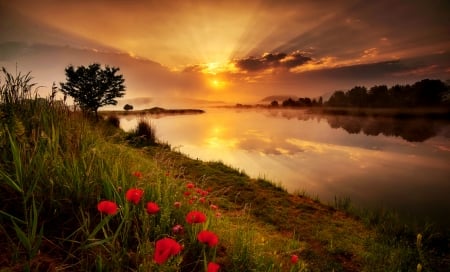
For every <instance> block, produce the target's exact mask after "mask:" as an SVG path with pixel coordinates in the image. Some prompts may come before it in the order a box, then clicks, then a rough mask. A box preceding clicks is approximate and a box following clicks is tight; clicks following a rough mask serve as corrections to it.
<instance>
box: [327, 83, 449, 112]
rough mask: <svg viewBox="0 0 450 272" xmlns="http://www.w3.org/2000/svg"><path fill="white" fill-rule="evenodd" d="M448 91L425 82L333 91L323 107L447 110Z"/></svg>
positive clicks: (446, 86)
mask: <svg viewBox="0 0 450 272" xmlns="http://www.w3.org/2000/svg"><path fill="white" fill-rule="evenodd" d="M449 91H450V88H449V86H448V85H446V84H445V83H444V82H442V81H440V80H431V79H424V80H421V81H418V82H416V83H414V84H413V85H395V86H392V87H390V88H388V87H387V86H386V85H380V86H373V87H372V88H370V89H367V88H366V87H364V86H362V87H361V86H356V87H353V88H352V89H350V90H348V91H336V92H334V93H333V95H332V96H331V97H330V99H329V100H328V101H327V102H326V103H325V105H326V106H331V107H360V108H362V107H368V108H394V107H437V106H450V97H449Z"/></svg>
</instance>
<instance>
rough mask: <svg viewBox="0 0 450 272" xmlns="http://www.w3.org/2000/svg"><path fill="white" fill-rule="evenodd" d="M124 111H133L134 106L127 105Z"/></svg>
mask: <svg viewBox="0 0 450 272" xmlns="http://www.w3.org/2000/svg"><path fill="white" fill-rule="evenodd" d="M123 109H124V110H126V111H129V110H133V105H130V104H125V106H123Z"/></svg>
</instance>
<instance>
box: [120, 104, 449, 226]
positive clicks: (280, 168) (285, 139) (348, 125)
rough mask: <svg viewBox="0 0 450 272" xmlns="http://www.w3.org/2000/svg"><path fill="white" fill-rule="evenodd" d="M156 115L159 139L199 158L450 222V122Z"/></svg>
mask: <svg viewBox="0 0 450 272" xmlns="http://www.w3.org/2000/svg"><path fill="white" fill-rule="evenodd" d="M149 118H150V121H151V122H152V124H154V126H155V127H156V134H157V137H158V139H160V140H161V141H163V142H168V143H169V144H170V145H171V146H172V147H174V148H176V149H178V150H180V151H181V152H183V153H185V154H187V155H189V156H190V157H192V158H199V159H201V160H206V161H209V160H213V161H218V160H220V161H223V162H224V163H225V164H227V165H231V166H233V167H235V168H239V169H243V170H244V171H245V172H246V173H247V174H249V175H250V176H252V177H265V178H267V179H270V180H272V181H274V182H279V183H281V184H282V185H283V186H284V187H285V188H286V189H287V190H288V191H290V192H294V191H302V190H304V191H306V192H307V193H309V194H310V195H313V196H314V195H318V196H319V198H320V199H321V200H323V201H324V202H328V201H330V202H332V201H333V200H334V197H335V196H341V197H346V196H349V197H350V198H351V199H352V201H354V202H356V203H358V204H361V205H366V206H387V207H390V208H394V209H396V210H399V211H403V212H405V213H412V216H413V217H432V218H434V219H436V218H437V219H439V220H441V221H446V222H447V223H448V224H449V225H450V222H448V221H450V218H448V217H447V213H448V210H449V209H450V201H449V200H448V194H449V193H450V182H448V181H449V180H450V168H449V162H450V133H449V132H450V124H449V123H448V122H444V121H430V120H393V119H389V118H380V119H378V118H373V117H372V118H370V117H366V118H364V117H349V116H324V115H312V114H308V113H306V112H304V111H298V110H291V111H289V110H280V111H273V110H272V111H255V110H230V109H211V110H207V112H206V113H205V114H202V115H192V116H169V117H165V118H160V119H153V118H152V117H151V116H150V117H149ZM136 122H137V120H136V119H129V120H126V119H122V120H121V125H122V126H123V127H124V128H125V129H130V128H132V127H133V126H135V123H136ZM393 136H395V137H393ZM445 218H446V219H445Z"/></svg>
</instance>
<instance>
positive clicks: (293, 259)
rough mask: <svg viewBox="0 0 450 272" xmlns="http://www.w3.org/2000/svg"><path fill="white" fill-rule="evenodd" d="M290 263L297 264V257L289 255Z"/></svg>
mask: <svg viewBox="0 0 450 272" xmlns="http://www.w3.org/2000/svg"><path fill="white" fill-rule="evenodd" d="M291 263H293V264H296V263H298V256H297V255H295V254H292V255H291Z"/></svg>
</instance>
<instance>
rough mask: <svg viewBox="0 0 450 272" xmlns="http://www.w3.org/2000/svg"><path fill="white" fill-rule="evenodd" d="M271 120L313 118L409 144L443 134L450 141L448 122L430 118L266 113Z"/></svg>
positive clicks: (339, 126)
mask: <svg viewBox="0 0 450 272" xmlns="http://www.w3.org/2000/svg"><path fill="white" fill-rule="evenodd" d="M267 115H268V116H271V117H282V118H286V119H288V120H290V119H297V120H303V121H307V120H310V119H317V120H321V119H324V120H326V121H327V122H328V124H329V125H330V127H331V128H335V129H337V128H342V129H344V130H345V131H347V132H348V133H350V134H358V133H364V134H365V135H368V136H377V135H380V134H382V135H385V136H395V137H401V138H403V139H405V140H406V141H409V142H423V141H425V140H427V139H429V138H431V137H434V136H436V135H438V133H441V134H443V135H445V136H446V137H448V138H450V131H449V130H448V129H447V130H446V131H442V130H443V129H444V128H445V127H448V124H449V122H448V121H445V120H435V119H430V118H408V119H399V118H393V117H373V116H349V115H322V114H308V113H306V112H305V111H299V110H285V111H276V110H271V111H269V112H268V113H267Z"/></svg>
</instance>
